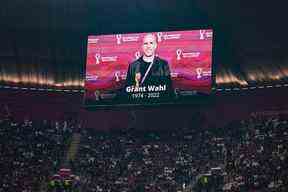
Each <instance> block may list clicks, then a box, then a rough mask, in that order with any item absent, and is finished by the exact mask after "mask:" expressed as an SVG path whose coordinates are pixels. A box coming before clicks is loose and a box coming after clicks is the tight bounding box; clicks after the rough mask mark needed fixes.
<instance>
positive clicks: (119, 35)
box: [116, 34, 122, 45]
mask: <svg viewBox="0 0 288 192" xmlns="http://www.w3.org/2000/svg"><path fill="white" fill-rule="evenodd" d="M116 39H117V44H118V45H120V44H121V39H122V35H121V34H117V35H116Z"/></svg>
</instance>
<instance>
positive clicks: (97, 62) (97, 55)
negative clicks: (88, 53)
mask: <svg viewBox="0 0 288 192" xmlns="http://www.w3.org/2000/svg"><path fill="white" fill-rule="evenodd" d="M94 57H95V59H96V65H98V64H99V63H100V58H101V55H100V54H99V53H96V54H95V56H94Z"/></svg>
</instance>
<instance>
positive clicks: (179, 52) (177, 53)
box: [176, 49, 182, 60]
mask: <svg viewBox="0 0 288 192" xmlns="http://www.w3.org/2000/svg"><path fill="white" fill-rule="evenodd" d="M176 55H177V60H181V55H182V50H181V49H177V50H176Z"/></svg>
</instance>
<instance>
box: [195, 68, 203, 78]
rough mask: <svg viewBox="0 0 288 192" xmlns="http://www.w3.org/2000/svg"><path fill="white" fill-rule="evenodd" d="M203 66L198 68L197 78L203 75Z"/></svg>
mask: <svg viewBox="0 0 288 192" xmlns="http://www.w3.org/2000/svg"><path fill="white" fill-rule="evenodd" d="M202 71H203V69H202V68H200V67H199V68H196V73H197V79H200V78H201V77H202Z"/></svg>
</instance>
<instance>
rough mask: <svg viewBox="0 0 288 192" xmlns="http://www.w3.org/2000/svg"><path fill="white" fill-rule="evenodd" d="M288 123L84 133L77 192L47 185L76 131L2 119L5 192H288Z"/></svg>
mask: <svg viewBox="0 0 288 192" xmlns="http://www.w3.org/2000/svg"><path fill="white" fill-rule="evenodd" d="M285 119H286V118H279V117H255V116H251V117H250V118H249V119H247V120H241V121H235V122H231V123H229V124H227V125H226V126H225V127H219V128H215V127H214V128H201V126H200V125H199V126H198V128H193V129H191V128H189V127H186V128H185V129H177V130H174V131H163V130H158V131H151V130H150V131H144V130H142V131H140V130H137V129H132V130H121V131H114V132H113V131H107V132H99V131H97V130H94V129H85V128H83V129H81V130H80V133H81V142H80V144H79V146H78V149H79V150H78V153H77V155H76V158H75V159H74V160H72V161H70V169H71V170H72V172H73V174H75V175H78V176H79V185H81V187H80V188H78V187H77V190H73V189H72V188H71V186H74V185H67V186H69V189H68V188H65V187H63V188H61V187H60V188H55V187H53V186H54V185H55V183H54V181H53V182H52V184H53V185H47V184H48V183H49V184H51V176H52V175H53V174H55V173H56V172H57V170H59V168H60V166H61V163H63V158H64V157H65V154H66V152H67V150H68V149H69V143H70V140H71V138H72V137H71V136H72V134H73V131H74V130H75V129H73V126H69V123H68V122H67V121H61V122H57V121H45V120H44V121H31V120H26V121H24V122H20V123H19V122H15V121H13V120H11V119H2V120H0V177H1V181H0V192H12V191H13V192H18V191H19V192H20V191H21V192H37V191H45V190H47V189H48V190H49V191H53V192H54V191H57V192H58V191H59V192H61V191H65V192H68V191H78V189H81V190H80V191H84V192H106V191H107V192H116V191H119V192H120V191H121V192H125V191H126V192H130V191H131V192H132V191H137V192H138V191H139V192H141V191H151V192H162V191H165V192H166V191H167V192H170V191H171V192H172V191H173V192H174V191H182V192H185V191H212V192H213V191H227V192H228V191H229V192H234V191H240V192H242V191H247V192H250V191H251V192H252V191H253V192H257V191H259V192H260V191H261V192H263V191H264V192H265V191H267V192H273V191H275V192H282V191H283V192H285V191H288V130H287V127H288V122H287V121H286V120H285ZM193 127H197V126H193ZM78 131H79V130H77V133H78ZM77 180H78V179H77ZM68 184H69V183H68ZM43 186H46V187H43ZM47 186H50V187H48V188H47ZM51 186H52V187H51Z"/></svg>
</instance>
